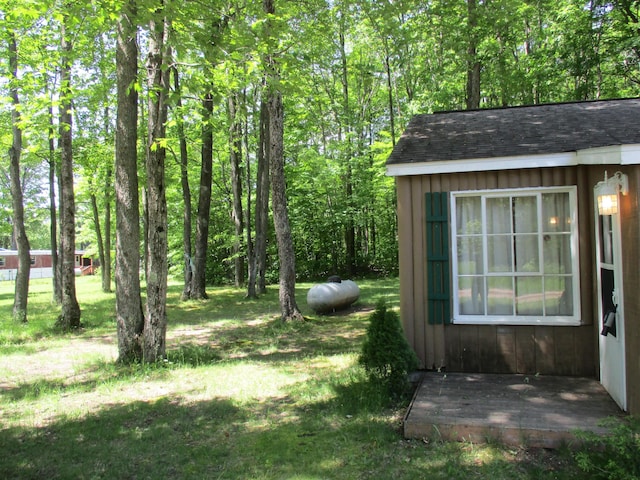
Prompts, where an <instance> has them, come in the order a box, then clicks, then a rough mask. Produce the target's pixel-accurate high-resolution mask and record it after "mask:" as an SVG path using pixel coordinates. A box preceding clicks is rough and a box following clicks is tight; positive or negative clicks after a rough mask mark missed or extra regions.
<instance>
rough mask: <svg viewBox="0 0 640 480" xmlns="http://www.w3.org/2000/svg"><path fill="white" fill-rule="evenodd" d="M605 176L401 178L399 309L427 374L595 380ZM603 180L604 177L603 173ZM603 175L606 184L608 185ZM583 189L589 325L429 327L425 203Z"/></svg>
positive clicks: (515, 173)
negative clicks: (443, 197) (597, 245)
mask: <svg viewBox="0 0 640 480" xmlns="http://www.w3.org/2000/svg"><path fill="white" fill-rule="evenodd" d="M597 174H598V172H588V171H585V168H583V167H563V168H549V169H521V170H505V171H491V172H473V173H466V174H456V173H453V174H439V175H428V176H427V175H425V176H413V177H398V179H397V186H398V222H399V223H398V235H399V242H400V304H401V306H400V308H401V317H402V321H403V326H404V329H405V333H406V335H407V338H408V339H409V342H410V344H411V345H412V346H413V347H414V349H415V351H416V353H417V354H418V357H419V359H420V361H421V366H422V368H426V369H434V368H441V367H445V368H446V369H447V370H449V371H460V372H486V373H516V372H517V373H527V374H535V373H540V374H555V375H582V376H596V374H597V367H598V358H597V333H596V329H597V322H594V317H593V315H594V314H593V312H594V308H593V305H592V299H593V298H595V289H596V285H595V280H594V276H593V264H594V258H595V257H594V252H593V248H592V244H593V201H592V191H593V190H592V189H593V186H594V185H595V183H597V180H595V181H594V180H593V178H591V177H594V178H595V176H597ZM602 175H603V174H602ZM602 175H601V176H600V179H601V178H602ZM564 185H577V186H578V210H579V212H578V222H579V229H580V230H579V248H580V257H579V258H580V284H581V285H580V291H582V292H585V293H587V292H590V293H591V295H589V294H588V293H587V294H586V295H583V296H582V301H581V311H582V323H583V325H582V326H579V327H566V326H564V327H550V326H498V325H442V324H440V325H439V324H430V323H429V319H428V318H427V315H428V313H427V310H426V308H425V306H426V295H427V284H426V278H427V276H426V261H425V250H426V239H425V211H424V208H425V207H424V203H425V202H424V199H425V194H426V193H428V192H452V191H459V190H476V189H478V190H484V189H494V188H524V187H540V186H548V187H550V186H564Z"/></svg>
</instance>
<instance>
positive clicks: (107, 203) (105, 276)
mask: <svg viewBox="0 0 640 480" xmlns="http://www.w3.org/2000/svg"><path fill="white" fill-rule="evenodd" d="M112 175H113V170H112V168H111V165H109V166H108V167H107V171H106V173H105V180H104V260H101V262H102V263H101V264H100V271H101V272H102V291H103V292H111V189H112V188H113V185H112V183H111V176H112Z"/></svg>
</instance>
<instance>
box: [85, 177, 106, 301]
mask: <svg viewBox="0 0 640 480" xmlns="http://www.w3.org/2000/svg"><path fill="white" fill-rule="evenodd" d="M89 182H90V183H91V180H89ZM90 201H91V212H92V214H93V225H94V227H95V230H96V242H97V243H98V259H99V261H100V265H104V262H105V259H104V242H103V241H102V228H101V227H100V211H99V209H98V198H97V197H96V195H95V194H94V193H91V196H90ZM101 270H102V269H101ZM101 275H102V274H101ZM102 291H105V289H104V276H103V278H102ZM106 291H107V292H108V290H106Z"/></svg>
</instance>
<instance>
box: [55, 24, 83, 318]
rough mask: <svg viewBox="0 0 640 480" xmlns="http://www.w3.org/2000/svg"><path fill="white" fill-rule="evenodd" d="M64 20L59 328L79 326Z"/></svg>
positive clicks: (68, 63)
mask: <svg viewBox="0 0 640 480" xmlns="http://www.w3.org/2000/svg"><path fill="white" fill-rule="evenodd" d="M65 23H66V19H65V20H63V24H62V32H61V39H62V41H61V49H62V59H61V68H60V97H61V98H60V156H61V162H60V185H61V189H60V207H61V208H60V253H61V257H62V269H61V277H60V280H61V285H62V313H61V314H60V317H59V319H58V325H59V326H60V327H61V328H62V329H63V330H71V329H76V328H79V327H80V306H79V305H78V300H77V298H76V277H75V243H76V224H75V198H74V194H73V149H72V135H71V132H72V118H71V108H72V106H71V87H70V82H71V60H70V57H71V49H72V46H71V42H70V41H69V38H68V34H67V31H66V25H65Z"/></svg>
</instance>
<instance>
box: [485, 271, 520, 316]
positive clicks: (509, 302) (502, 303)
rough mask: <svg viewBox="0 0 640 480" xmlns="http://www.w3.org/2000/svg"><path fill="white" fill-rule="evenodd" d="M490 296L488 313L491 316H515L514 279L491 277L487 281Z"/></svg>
mask: <svg viewBox="0 0 640 480" xmlns="http://www.w3.org/2000/svg"><path fill="white" fill-rule="evenodd" d="M487 285H488V288H489V295H488V299H487V313H488V314H489V315H513V297H514V292H513V278H512V277H490V278H488V279H487Z"/></svg>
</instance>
